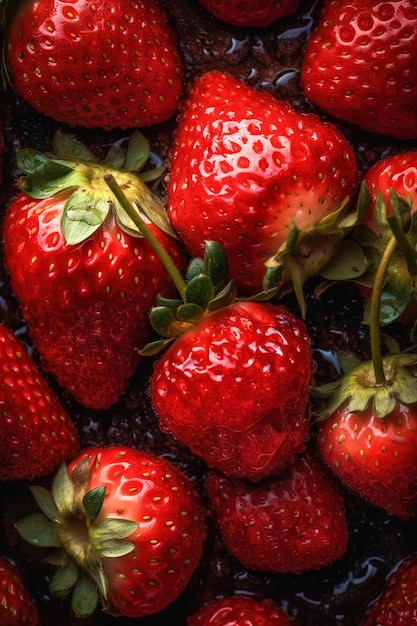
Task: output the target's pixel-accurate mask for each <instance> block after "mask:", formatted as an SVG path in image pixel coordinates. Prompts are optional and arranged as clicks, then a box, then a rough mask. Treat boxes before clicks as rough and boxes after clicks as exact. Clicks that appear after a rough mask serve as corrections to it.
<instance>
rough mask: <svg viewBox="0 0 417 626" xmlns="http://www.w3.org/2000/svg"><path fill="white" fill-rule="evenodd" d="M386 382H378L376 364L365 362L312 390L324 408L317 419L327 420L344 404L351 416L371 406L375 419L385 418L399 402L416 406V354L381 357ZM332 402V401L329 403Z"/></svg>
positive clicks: (319, 411)
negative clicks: (335, 379)
mask: <svg viewBox="0 0 417 626" xmlns="http://www.w3.org/2000/svg"><path fill="white" fill-rule="evenodd" d="M382 367H383V371H384V377H385V380H384V381H383V382H382V383H379V382H377V380H376V376H375V369H374V364H373V362H372V361H366V362H365V363H361V364H360V365H356V366H355V367H354V368H353V369H352V370H351V371H350V372H348V373H347V374H345V375H344V376H342V377H341V378H340V379H338V380H337V381H335V382H334V383H329V384H327V385H322V386H320V387H316V388H313V389H312V396H313V397H314V398H315V400H316V401H317V402H318V404H320V403H324V404H325V406H324V408H318V409H317V410H316V411H315V414H316V416H317V418H318V419H326V418H327V417H328V416H329V415H332V414H333V413H334V412H335V411H336V410H337V409H338V408H339V407H340V406H341V405H346V410H347V411H349V412H350V413H361V412H363V411H365V410H366V409H368V408H369V407H372V409H373V412H374V414H375V416H376V417H379V418H384V417H386V416H387V415H389V414H390V413H391V412H392V411H393V410H394V409H395V406H396V404H397V402H401V403H402V404H405V405H411V404H416V403H417V354H400V355H397V354H396V355H389V356H385V357H383V358H382ZM329 399H330V400H329Z"/></svg>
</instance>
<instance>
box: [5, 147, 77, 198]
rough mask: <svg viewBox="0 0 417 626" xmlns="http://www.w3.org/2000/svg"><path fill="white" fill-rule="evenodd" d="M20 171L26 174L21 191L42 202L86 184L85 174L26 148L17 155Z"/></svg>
mask: <svg viewBox="0 0 417 626" xmlns="http://www.w3.org/2000/svg"><path fill="white" fill-rule="evenodd" d="M16 161H17V165H18V167H19V169H20V170H21V171H22V172H24V173H25V174H26V176H25V178H24V179H23V181H22V182H21V189H22V191H24V192H25V193H27V194H28V195H29V196H31V197H32V198H35V199H36V200H42V199H44V198H50V197H52V196H55V195H56V194H58V193H61V192H63V191H67V190H71V189H76V188H77V187H80V186H82V185H83V184H85V182H86V180H85V177H84V174H83V173H81V172H79V171H75V170H74V169H73V168H72V167H70V166H69V165H66V164H63V163H61V162H59V161H56V160H54V159H51V158H49V157H48V156H46V155H44V154H42V153H40V152H37V151H36V150H32V149H31V148H25V149H24V150H19V151H18V152H17V155H16Z"/></svg>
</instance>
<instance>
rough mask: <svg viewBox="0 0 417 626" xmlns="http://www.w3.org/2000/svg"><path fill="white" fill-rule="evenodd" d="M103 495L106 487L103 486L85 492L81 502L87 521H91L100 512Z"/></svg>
mask: <svg viewBox="0 0 417 626" xmlns="http://www.w3.org/2000/svg"><path fill="white" fill-rule="evenodd" d="M105 497H106V487H104V486H100V487H96V488H95V489H91V490H90V491H87V493H86V494H85V496H84V498H83V504H84V509H85V513H86V515H87V519H88V520H89V522H93V521H94V520H95V519H96V517H97V515H98V514H99V513H100V511H101V507H102V506H103V502H104V498H105Z"/></svg>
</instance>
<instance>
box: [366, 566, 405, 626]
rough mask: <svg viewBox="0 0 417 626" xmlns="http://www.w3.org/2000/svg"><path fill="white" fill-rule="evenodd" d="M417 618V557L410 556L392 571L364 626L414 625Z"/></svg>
mask: <svg viewBox="0 0 417 626" xmlns="http://www.w3.org/2000/svg"><path fill="white" fill-rule="evenodd" d="M416 620H417V557H416V556H410V557H408V558H406V559H404V560H403V561H402V562H400V563H399V564H398V565H397V566H396V567H395V568H394V569H393V571H392V572H391V573H390V575H389V577H388V579H387V581H386V585H385V588H384V589H383V591H382V594H381V595H380V596H379V598H378V599H377V600H376V601H375V602H374V603H373V604H372V605H371V607H370V610H369V612H368V613H367V615H366V616H365V618H364V620H363V621H362V622H361V624H362V626H412V624H415V623H416Z"/></svg>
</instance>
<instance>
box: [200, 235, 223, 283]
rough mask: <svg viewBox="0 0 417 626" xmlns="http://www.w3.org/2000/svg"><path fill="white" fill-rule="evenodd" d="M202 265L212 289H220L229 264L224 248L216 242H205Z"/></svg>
mask: <svg viewBox="0 0 417 626" xmlns="http://www.w3.org/2000/svg"><path fill="white" fill-rule="evenodd" d="M204 265H205V268H206V274H207V276H208V277H209V278H210V280H211V282H212V285H213V287H214V289H217V288H219V287H222V286H223V285H224V283H225V282H226V280H227V276H228V273H229V263H228V260H227V254H226V252H225V250H224V248H223V247H222V246H221V245H220V244H218V243H217V242H216V241H206V242H205V248H204Z"/></svg>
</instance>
